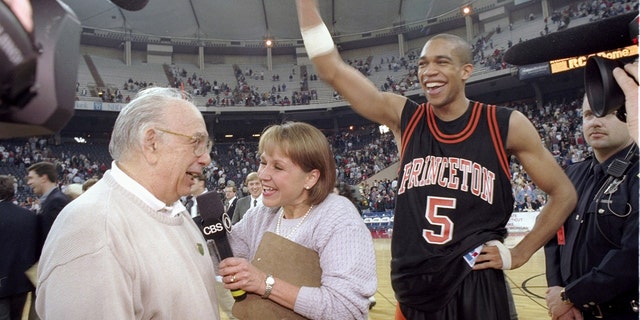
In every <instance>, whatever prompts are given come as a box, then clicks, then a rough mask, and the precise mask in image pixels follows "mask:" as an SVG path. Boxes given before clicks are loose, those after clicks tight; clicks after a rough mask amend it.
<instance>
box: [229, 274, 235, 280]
mask: <svg viewBox="0 0 640 320" xmlns="http://www.w3.org/2000/svg"><path fill="white" fill-rule="evenodd" d="M229 281H230V282H236V275H235V274H234V275H232V276H231V279H230V280H229Z"/></svg>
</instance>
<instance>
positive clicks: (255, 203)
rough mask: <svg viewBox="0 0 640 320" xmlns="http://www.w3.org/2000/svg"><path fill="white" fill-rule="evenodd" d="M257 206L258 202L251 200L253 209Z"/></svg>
mask: <svg viewBox="0 0 640 320" xmlns="http://www.w3.org/2000/svg"><path fill="white" fill-rule="evenodd" d="M257 206H258V200H257V199H253V207H254V208H255V207H257Z"/></svg>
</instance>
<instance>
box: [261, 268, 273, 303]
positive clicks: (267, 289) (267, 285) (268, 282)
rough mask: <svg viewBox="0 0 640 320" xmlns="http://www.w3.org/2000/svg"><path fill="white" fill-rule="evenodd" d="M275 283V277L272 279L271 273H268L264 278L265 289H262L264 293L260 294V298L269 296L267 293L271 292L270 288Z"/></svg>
mask: <svg viewBox="0 0 640 320" xmlns="http://www.w3.org/2000/svg"><path fill="white" fill-rule="evenodd" d="M275 283H276V279H274V278H273V276H272V275H271V274H268V275H267V278H266V279H265V280H264V284H265V290H264V294H263V295H262V299H266V298H269V295H270V294H271V289H273V285H274V284H275Z"/></svg>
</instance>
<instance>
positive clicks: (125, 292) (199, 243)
mask: <svg viewBox="0 0 640 320" xmlns="http://www.w3.org/2000/svg"><path fill="white" fill-rule="evenodd" d="M200 248H202V250H200ZM214 277H215V275H214V270H213V264H212V262H211V258H210V257H209V252H208V250H207V246H206V243H205V241H204V238H203V236H202V234H201V232H200V230H198V228H197V227H196V225H195V224H194V223H193V221H192V219H191V218H190V217H189V216H188V215H187V214H186V213H181V214H179V215H177V216H175V217H169V216H168V215H165V214H163V213H160V212H156V211H154V210H153V209H152V208H150V207H148V206H147V205H145V204H144V202H142V201H141V200H140V199H139V198H138V197H136V195H134V194H132V193H130V192H128V191H127V190H125V189H124V188H122V187H121V186H120V185H119V184H118V183H116V181H115V180H114V179H113V176H112V175H111V174H110V171H108V172H107V173H105V175H104V177H103V178H102V179H101V180H100V181H99V182H98V183H96V184H95V185H94V186H93V187H91V188H90V189H89V190H87V192H85V193H84V194H82V195H81V196H80V197H79V198H78V199H76V200H74V201H73V202H71V203H70V204H69V205H67V206H66V207H65V208H64V210H62V212H61V213H60V215H59V216H58V218H57V219H56V221H55V223H54V224H53V227H52V229H51V232H50V233H49V237H48V238H47V241H46V243H45V246H44V249H43V252H42V256H41V257H40V264H39V269H38V286H37V299H36V310H37V312H38V315H39V316H40V318H42V319H43V320H49V319H83V320H84V319H214V320H216V319H219V313H218V307H217V302H216V294H215V292H214V281H215V278H214Z"/></svg>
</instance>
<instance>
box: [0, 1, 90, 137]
mask: <svg viewBox="0 0 640 320" xmlns="http://www.w3.org/2000/svg"><path fill="white" fill-rule="evenodd" d="M31 4H32V7H33V22H34V30H33V34H30V33H28V32H27V31H26V30H25V29H24V27H23V26H22V24H21V23H20V22H19V21H18V19H17V18H16V16H15V15H14V13H13V12H12V11H11V10H10V9H9V7H7V5H6V4H5V3H4V1H0V138H12V137H23V136H31V135H46V134H53V133H55V132H57V131H59V130H60V129H62V128H63V127H64V126H65V125H66V124H67V122H68V121H69V119H71V117H72V116H73V111H74V100H75V86H76V80H77V76H78V58H79V56H80V31H81V27H80V22H79V21H78V18H77V17H76V15H75V13H73V11H72V10H71V9H70V8H69V7H67V6H66V5H65V4H64V3H62V2H60V1H57V0H34V1H32V3H31Z"/></svg>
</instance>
